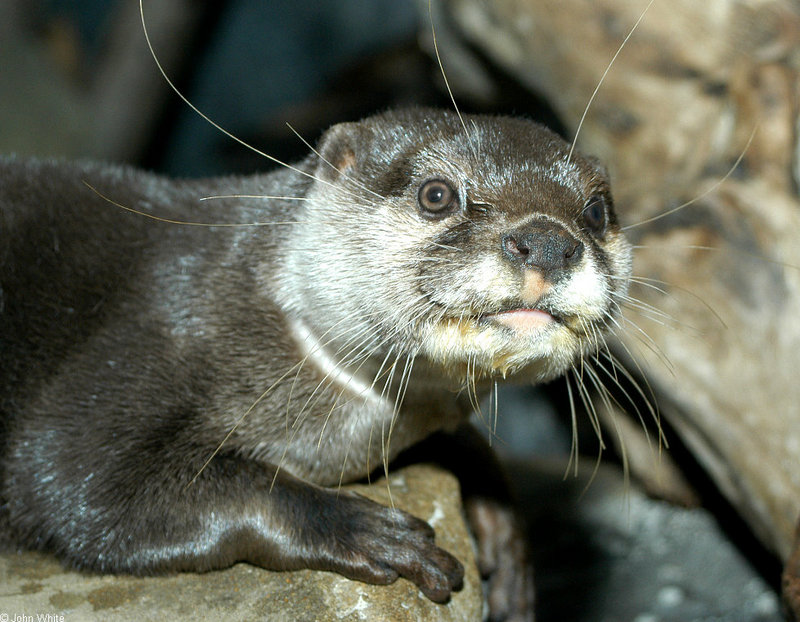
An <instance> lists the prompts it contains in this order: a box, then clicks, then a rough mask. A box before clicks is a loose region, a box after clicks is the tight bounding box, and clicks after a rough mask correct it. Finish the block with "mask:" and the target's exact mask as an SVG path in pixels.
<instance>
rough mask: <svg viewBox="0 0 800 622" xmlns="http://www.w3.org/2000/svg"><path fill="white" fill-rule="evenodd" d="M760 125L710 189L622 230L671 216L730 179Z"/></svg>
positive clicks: (754, 129)
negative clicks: (731, 164)
mask: <svg viewBox="0 0 800 622" xmlns="http://www.w3.org/2000/svg"><path fill="white" fill-rule="evenodd" d="M758 125H759V124H758V122H757V123H756V124H755V126H754V127H753V131H752V132H750V138H748V139H747V144H746V145H745V146H744V149H742V152H741V153H740V154H739V157H738V158H736V162H734V163H733V166H731V168H730V169H729V170H728V172H727V173H725V175H724V176H723V177H722V178H720V179H718V180H717V182H716V183H715V184H714V185H712V186H711V187H710V188H709V189H708V190H706V191H705V192H703V193H701V194H698V195H697V196H696V197H695V198H693V199H692V200H691V201H686V203H682V204H681V205H678V206H677V207H673V208H672V209H670V210H667V211H666V212H663V213H661V214H658V215H656V216H653V217H652V218H647V219H646V220H642V221H640V222H637V223H634V224H632V225H626V226H625V227H622V231H628V230H629V229H633V228H634V227H640V226H642V225H646V224H648V223H651V222H655V221H656V220H660V219H661V218H664V217H665V216H669V215H670V214H674V213H675V212H677V211H679V210H682V209H684V208H686V207H689V206H690V205H692V204H693V203H697V202H698V201H699V200H700V199H702V198H703V197H706V196H708V195H709V194H711V193H712V192H714V191H715V190H716V189H717V188H719V187H720V186H721V185H722V184H723V183H724V182H725V180H726V179H728V178H729V177H730V176H731V175H733V172H734V171H735V170H736V169H737V167H738V166H739V164H740V163H741V161H742V160H743V159H744V155H745V153H747V150H748V149H749V148H750V143H752V142H753V138H755V135H756V131H757V130H758Z"/></svg>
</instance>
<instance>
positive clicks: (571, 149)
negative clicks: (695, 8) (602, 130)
mask: <svg viewBox="0 0 800 622" xmlns="http://www.w3.org/2000/svg"><path fill="white" fill-rule="evenodd" d="M653 2H655V0H650V2H649V3H648V5H647V6H646V7H645V8H644V11H642V14H641V15H639V19H637V20H636V23H635V24H634V25H633V28H631V30H630V32H629V33H628V35H627V36H626V37H625V39H623V41H622V43H621V44H620V46H619V48H617V51H616V52H615V54H614V56H613V57H612V58H611V61H610V62H609V63H608V66H607V67H606V70H605V71H604V72H603V75H602V76H601V77H600V81H599V82H598V83H597V86H596V87H594V92H593V93H592V96H591V97H590V98H589V101H588V102H587V103H586V107H585V108H584V109H583V114H582V115H581V120H580V121H579V122H578V129H576V130H575V137H574V138H573V139H572V144H571V145H570V147H569V154H568V155H567V163H569V161H570V160H571V159H572V154H573V153H574V152H575V144H576V143H577V142H578V135H579V134H580V133H581V128H582V127H583V122H584V121H585V120H586V115H587V114H588V113H589V108H590V107H591V105H592V102H594V98H595V97H597V93H598V91H599V90H600V87H601V86H602V84H603V82H604V81H605V79H606V76H607V75H608V72H609V71H611V67H612V66H613V65H614V61H616V60H617V56H619V54H620V52H622V49H623V48H624V47H625V46H626V45H627V43H628V39H630V38H631V36H633V33H634V32H636V29H637V28H638V27H639V24H640V23H641V22H642V20H643V19H644V16H645V15H646V14H647V11H649V10H650V7H651V6H652V5H653Z"/></svg>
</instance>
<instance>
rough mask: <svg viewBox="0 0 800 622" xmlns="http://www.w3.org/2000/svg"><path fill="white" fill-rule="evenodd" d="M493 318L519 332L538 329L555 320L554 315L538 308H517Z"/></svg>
mask: <svg viewBox="0 0 800 622" xmlns="http://www.w3.org/2000/svg"><path fill="white" fill-rule="evenodd" d="M492 319H493V320H494V321H495V322H497V323H498V324H503V325H504V326H508V327H509V328H512V329H514V330H516V331H519V332H527V331H534V330H538V329H540V328H542V327H544V326H547V325H548V324H549V323H550V322H552V321H553V316H552V315H550V314H549V313H545V312H544V311H539V310H538V309H517V310H515V311H503V312H502V313H498V314H497V315H493V316H492Z"/></svg>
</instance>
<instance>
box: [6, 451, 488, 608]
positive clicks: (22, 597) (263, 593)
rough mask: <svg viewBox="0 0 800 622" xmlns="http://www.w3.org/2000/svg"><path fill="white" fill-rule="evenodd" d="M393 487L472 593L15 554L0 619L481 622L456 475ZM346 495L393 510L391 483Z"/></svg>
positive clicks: (402, 475)
mask: <svg viewBox="0 0 800 622" xmlns="http://www.w3.org/2000/svg"><path fill="white" fill-rule="evenodd" d="M390 481H391V498H392V500H393V501H394V503H395V504H396V506H397V507H400V508H402V509H404V510H407V511H409V512H411V513H413V514H414V515H415V516H418V517H420V518H423V519H425V520H427V521H428V522H429V523H430V524H431V525H432V526H433V527H434V528H435V529H436V538H437V542H438V543H439V544H440V545H441V546H443V547H444V548H446V549H447V550H448V551H450V552H451V553H453V554H454V555H455V556H456V557H458V559H459V560H461V562H462V563H463V564H464V566H465V569H466V575H465V577H464V587H463V589H462V590H461V591H460V592H458V593H456V594H454V595H453V598H452V599H451V601H450V602H449V603H448V604H447V605H438V604H436V603H433V602H431V601H429V600H428V599H426V598H425V597H424V596H423V595H422V593H421V592H420V591H419V590H418V589H417V588H416V586H414V585H413V584H412V583H410V582H408V581H406V580H403V579H399V580H398V581H396V582H395V583H394V584H392V585H388V586H376V585H366V584H364V583H360V582H356V581H350V580H348V579H345V578H344V577H341V576H339V575H337V574H334V573H329V572H314V571H310V570H303V571H297V572H269V571H266V570H263V569H261V568H257V567H255V566H250V565H248V564H237V565H235V566H233V567H232V568H228V569H226V570H221V571H216V572H209V573H206V574H192V573H184V574H178V575H171V576H164V577H130V576H97V575H87V574H82V573H78V572H72V571H67V570H65V569H64V568H63V567H62V566H61V565H60V564H59V563H58V562H57V561H56V560H55V559H53V558H52V557H49V556H45V555H41V554H37V553H18V554H17V553H10V554H6V555H3V556H0V585H2V586H3V587H2V588H0V614H2V613H6V614H9V615H10V618H9V619H13V616H14V614H24V615H26V616H32V620H36V619H37V618H36V615H37V614H42V615H44V614H51V615H53V616H64V617H63V620H64V621H67V622H68V621H69V620H77V619H80V620H87V621H92V620H118V621H128V620H130V621H134V620H135V621H140V620H164V619H170V620H182V619H187V620H188V619H191V620H197V619H219V620H223V619H224V620H229V621H231V622H233V621H236V620H255V619H258V620H268V621H275V622H278V621H281V622H282V621H287V620H291V621H293V622H294V621H298V622H304V621H309V622H311V621H314V622H329V621H330V622H333V621H353V622H357V621H360V620H365V621H369V622H373V621H378V622H380V621H386V622H403V621H409V622H410V621H417V620H426V621H427V620H432V621H438V620H441V621H453V622H464V621H471V620H480V619H481V612H482V607H483V605H482V593H481V585H480V579H479V577H478V572H477V567H476V564H475V558H474V554H473V549H472V541H471V539H470V536H469V533H468V531H467V527H466V524H465V522H464V519H463V515H462V509H461V500H460V493H459V487H458V482H457V481H456V479H455V478H454V477H453V476H452V475H449V474H448V473H446V472H444V471H442V470H440V469H438V468H435V467H431V466H425V465H422V466H417V465H415V466H411V467H408V468H406V469H402V470H400V471H398V472H396V473H393V474H392V475H391V479H390ZM345 488H347V489H351V490H355V491H356V492H359V493H361V494H364V495H365V496H368V497H370V498H372V499H374V500H375V501H378V502H381V503H386V504H388V503H389V493H388V490H387V487H386V483H385V481H384V480H381V481H379V482H375V483H374V484H372V485H371V486H367V485H353V486H347V487H345ZM59 619H61V618H58V617H56V618H51V621H52V620H59Z"/></svg>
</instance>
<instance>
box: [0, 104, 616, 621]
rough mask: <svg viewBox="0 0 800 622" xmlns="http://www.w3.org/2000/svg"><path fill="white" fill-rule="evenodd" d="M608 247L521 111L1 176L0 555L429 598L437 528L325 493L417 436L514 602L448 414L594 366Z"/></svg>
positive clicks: (590, 163) (583, 194)
mask: <svg viewBox="0 0 800 622" xmlns="http://www.w3.org/2000/svg"><path fill="white" fill-rule="evenodd" d="M93 189H96V191H93ZM101 195H105V196H107V197H110V198H112V199H113V200H114V201H115V202H118V203H119V204H121V205H125V206H129V207H130V208H132V209H135V210H137V211H141V212H144V213H147V214H150V215H152V216H154V217H159V218H167V219H170V220H174V221H180V222H184V223H186V222H193V223H197V222H200V221H202V222H204V223H207V224H212V225H214V226H207V227H200V226H189V225H187V224H184V225H176V224H170V223H166V222H153V220H152V219H150V218H144V217H142V216H141V215H137V214H131V213H130V212H129V211H125V210H121V209H118V208H116V207H114V206H113V205H111V204H110V203H109V202H108V201H107V200H106V199H104V198H103V196H101ZM221 195H227V196H221ZM232 195H235V196H232ZM209 196H216V197H217V198H215V199H214V200H209V201H205V202H203V203H202V204H201V203H200V200H201V199H202V198H204V197H209ZM245 223H256V224H254V225H253V226H231V227H228V226H226V225H228V224H232V225H233V224H236V225H241V224H245ZM630 252H631V251H630V246H629V245H628V243H627V242H626V240H625V238H624V236H623V235H622V233H621V231H620V227H619V225H618V223H617V218H616V215H615V211H614V206H613V201H612V197H611V192H610V189H609V181H608V176H607V174H606V172H605V171H604V169H603V168H602V166H600V165H599V164H598V163H597V162H595V161H594V160H592V159H589V158H586V157H583V156H581V155H578V154H577V153H574V154H573V153H571V150H570V146H569V145H568V144H567V143H565V142H564V141H563V140H562V139H561V138H559V137H558V136H557V135H556V134H554V133H553V132H551V131H549V130H548V129H546V128H544V127H542V126H540V125H538V124H536V123H534V122H531V121H528V120H523V119H518V118H510V117H491V116H465V117H464V119H463V121H462V120H461V119H460V118H459V117H458V116H457V115H456V114H454V113H450V112H445V111H439V110H431V109H422V108H420V109H406V110H396V111H390V112H385V113H382V114H378V115H376V116H372V117H368V118H366V119H364V120H362V121H360V122H355V123H343V124H340V125H335V126H333V127H332V128H331V129H329V130H328V131H327V132H326V133H325V134H324V135H323V137H322V138H321V140H320V142H319V144H318V148H317V149H316V150H314V152H313V153H311V154H310V155H309V156H308V157H306V158H305V159H304V160H302V161H301V162H299V163H297V164H296V165H293V166H288V167H285V168H280V169H278V170H276V171H273V172H270V173H267V174H258V175H255V176H250V177H236V178H234V177H226V178H218V179H206V180H171V179H166V178H163V177H160V176H157V175H155V174H152V173H148V172H143V171H140V170H135V169H133V168H128V167H123V166H112V165H107V164H97V163H88V162H82V163H67V162H62V161H37V160H23V159H16V158H14V157H6V158H3V159H0V351H1V352H2V356H1V357H0V417H2V419H1V421H2V427H0V431H1V433H2V438H1V439H0V442H1V445H0V447H1V451H2V457H1V458H0V534H1V535H0V537H2V539H3V540H4V541H5V542H6V543H9V544H11V545H12V546H15V547H20V548H27V549H38V550H44V551H50V552H52V553H54V554H55V555H56V556H57V557H58V558H60V559H61V560H63V561H64V562H65V563H66V564H68V565H70V566H73V567H76V568H82V569H89V570H92V571H97V572H102V573H137V574H146V573H162V572H173V571H206V570H210V569H215V568H221V567H226V566H229V565H231V564H233V563H235V562H238V561H246V562H249V563H252V564H256V565H259V566H263V567H265V568H269V569H276V570H283V569H298V568H312V569H324V570H331V571H334V572H337V573H340V574H342V575H344V576H347V577H350V578H353V579H357V580H360V581H365V582H369V583H378V584H382V583H389V582H392V581H394V580H395V579H397V577H398V576H399V577H404V578H406V579H408V580H410V581H413V582H414V583H415V584H416V585H417V586H419V588H420V589H421V590H422V592H423V593H424V594H425V595H426V596H427V597H428V598H430V599H432V600H434V601H437V602H445V601H447V600H448V598H449V597H450V594H451V593H452V592H453V591H454V590H457V589H458V588H459V586H460V583H461V580H462V576H463V568H462V566H461V564H460V562H459V561H458V560H457V559H455V558H454V557H453V556H452V555H450V554H449V553H448V552H446V551H444V550H443V549H441V548H439V547H437V546H436V545H435V543H434V540H433V530H432V529H431V527H430V526H429V525H428V524H427V523H425V522H424V521H422V520H420V519H418V518H416V517H413V516H411V515H409V514H407V513H405V512H402V511H400V510H398V509H393V508H387V507H383V506H381V505H379V504H377V503H374V502H371V501H368V500H366V499H364V498H362V497H359V496H357V495H354V494H351V493H347V492H343V491H339V490H338V486H339V484H341V483H343V482H350V481H354V480H359V479H362V478H364V477H367V476H368V475H369V474H370V473H371V472H373V471H374V470H375V469H376V468H378V467H383V466H385V465H387V464H388V463H389V462H390V461H391V460H393V459H394V458H396V457H397V455H398V454H399V453H400V452H401V451H402V450H404V449H407V448H409V447H411V446H413V445H415V444H418V443H419V442H421V441H423V439H425V438H426V437H431V435H439V436H436V438H437V439H439V438H451V439H453V440H454V442H455V445H454V446H455V447H458V451H456V452H451V454H450V455H452V456H454V458H453V459H452V460H451V461H450V462H451V463H452V464H453V465H454V468H455V469H456V470H458V468H457V467H459V466H460V467H463V468H465V469H466V470H467V471H468V472H469V473H470V477H469V478H468V479H467V480H466V481H464V491H463V492H464V498H465V505H466V506H467V508H468V515H469V517H471V518H472V519H473V522H476V523H481V521H482V524H477V525H476V529H475V533H476V535H477V536H478V537H479V538H484V539H485V538H496V539H498V542H496V543H495V549H496V548H498V547H501V548H502V547H505V548H506V549H507V550H509V551H510V553H509V555H508V556H507V557H508V558H509V559H512V560H514V562H513V563H514V564H515V565H516V566H517V567H516V568H515V569H514V570H515V572H516V576H517V578H515V579H513V580H509V579H508V576H509V574H513V573H508V572H506V573H496V574H498V575H500V574H502V575H503V577H504V578H499V579H497V580H498V581H502V582H504V584H503V586H501V587H500V588H498V589H505V590H506V591H507V592H509V594H508V595H507V596H508V598H507V600H508V602H512V603H514V602H516V603H517V604H515V605H510V606H509V607H510V608H512V609H513V608H515V607H516V608H518V609H519V608H524V607H526V606H530V603H529V602H528V600H526V599H528V596H526V594H528V590H529V581H528V580H527V579H525V578H523V579H522V580H520V579H519V578H518V577H520V576H522V577H526V576H527V575H526V573H527V570H525V560H524V555H520V554H519V552H518V550H519V542H520V541H521V537H520V538H516V539H514V538H513V537H506V536H504V537H505V539H504V540H501V536H500V535H498V534H497V532H496V531H493V530H492V529H487V528H486V526H487V524H492V523H493V522H494V523H496V522H497V521H504V524H506V525H510V526H511V531H512V532H514V533H517V532H518V531H519V523H518V521H516V519H514V518H513V516H512V511H511V509H510V508H509V505H508V503H507V495H506V493H505V491H503V489H502V488H501V487H496V486H494V485H488V484H482V483H481V482H480V481H479V480H481V477H480V475H477V474H478V473H483V472H487V473H488V472H490V471H493V469H494V466H490V465H488V464H486V465H484V464H480V465H476V464H475V463H474V460H473V458H472V457H471V454H469V453H467V449H466V447H467V445H468V444H471V443H472V442H473V439H474V438H475V435H473V434H471V432H469V428H468V427H465V425H466V420H467V418H468V417H469V415H470V413H471V411H472V410H473V408H472V404H473V403H474V402H475V400H476V399H477V398H479V397H480V395H481V394H482V393H483V392H484V391H486V390H487V388H488V387H489V386H491V383H493V382H494V381H495V380H497V379H507V380H509V381H519V382H525V383H530V382H543V381H546V380H549V379H552V378H554V377H556V376H558V375H560V374H562V373H563V372H564V371H565V370H567V369H568V368H570V366H572V365H574V364H575V363H576V361H579V360H580V358H581V357H582V356H585V355H588V354H590V353H591V352H592V351H594V350H596V349H597V348H598V346H599V344H600V342H601V340H602V338H603V337H602V335H603V333H604V332H605V331H606V329H607V328H608V327H609V326H610V325H611V324H613V322H614V320H615V316H616V315H617V314H618V312H619V308H620V305H621V303H622V301H623V299H624V297H625V292H626V290H627V282H628V277H629V274H630ZM464 439H470V440H469V443H467V442H466V441H465V440H464ZM223 440H224V442H222V441H223ZM437 442H438V440H437ZM442 442H444V441H442ZM470 446H471V445H470ZM475 447H476V448H477V451H484V450H485V449H486V447H483V448H481V447H479V446H477V445H475ZM481 548H482V546H481V545H480V543H479V550H481ZM490 581H491V579H490ZM511 592H514V593H515V594H511Z"/></svg>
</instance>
